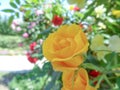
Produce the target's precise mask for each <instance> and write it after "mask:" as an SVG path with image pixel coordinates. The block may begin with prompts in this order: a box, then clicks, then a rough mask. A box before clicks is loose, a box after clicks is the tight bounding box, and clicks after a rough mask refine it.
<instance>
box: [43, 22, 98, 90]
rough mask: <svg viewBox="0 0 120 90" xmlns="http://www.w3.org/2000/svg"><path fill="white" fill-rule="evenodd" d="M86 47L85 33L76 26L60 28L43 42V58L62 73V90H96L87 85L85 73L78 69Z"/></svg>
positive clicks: (83, 70) (87, 80)
mask: <svg viewBox="0 0 120 90" xmlns="http://www.w3.org/2000/svg"><path fill="white" fill-rule="evenodd" d="M88 45H89V43H88V40H87V37H86V35H85V33H84V32H83V31H82V30H81V27H80V26H79V25H76V24H71V25H63V26H61V27H60V28H59V29H58V30H57V31H56V32H54V33H52V34H50V35H49V36H48V38H47V39H46V40H45V41H44V42H43V54H44V56H45V57H46V58H47V59H48V60H49V61H50V62H51V63H52V66H53V68H54V70H56V71H61V72H63V76H62V81H63V88H62V90H72V89H73V90H96V89H95V88H94V87H92V86H90V85H89V79H88V74H87V71H86V70H85V69H83V68H81V67H79V66H80V65H81V64H82V63H83V61H84V57H83V54H85V53H86V52H87V50H88ZM75 72H76V73H75Z"/></svg>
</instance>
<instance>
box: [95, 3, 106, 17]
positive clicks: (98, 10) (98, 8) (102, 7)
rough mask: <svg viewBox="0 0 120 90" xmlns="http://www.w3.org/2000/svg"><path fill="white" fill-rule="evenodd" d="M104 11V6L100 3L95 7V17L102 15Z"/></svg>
mask: <svg viewBox="0 0 120 90" xmlns="http://www.w3.org/2000/svg"><path fill="white" fill-rule="evenodd" d="M104 12H106V8H104V5H100V6H98V7H96V8H95V13H96V17H97V18H99V17H100V16H102V15H103V13H104Z"/></svg>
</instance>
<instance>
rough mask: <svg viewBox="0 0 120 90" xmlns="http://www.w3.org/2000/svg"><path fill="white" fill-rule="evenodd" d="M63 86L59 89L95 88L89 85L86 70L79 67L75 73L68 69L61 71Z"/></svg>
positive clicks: (82, 89) (88, 89) (90, 89)
mask: <svg viewBox="0 0 120 90" xmlns="http://www.w3.org/2000/svg"><path fill="white" fill-rule="evenodd" d="M62 81H63V87H62V89H61V90H97V89H96V88H94V87H92V86H90V85H89V78H88V74H87V71H86V70H85V69H83V68H81V69H80V70H79V71H78V72H77V73H75V71H73V70H70V71H66V72H63V75H62Z"/></svg>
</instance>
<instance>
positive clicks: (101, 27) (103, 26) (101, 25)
mask: <svg viewBox="0 0 120 90" xmlns="http://www.w3.org/2000/svg"><path fill="white" fill-rule="evenodd" d="M98 26H99V29H106V25H105V24H103V23H102V22H99V23H98Z"/></svg>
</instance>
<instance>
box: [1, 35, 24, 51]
mask: <svg viewBox="0 0 120 90" xmlns="http://www.w3.org/2000/svg"><path fill="white" fill-rule="evenodd" d="M21 41H22V38H21V37H20V36H10V35H1V34H0V47H1V48H9V49H14V48H17V47H18V43H19V42H21Z"/></svg>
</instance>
